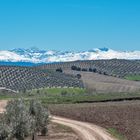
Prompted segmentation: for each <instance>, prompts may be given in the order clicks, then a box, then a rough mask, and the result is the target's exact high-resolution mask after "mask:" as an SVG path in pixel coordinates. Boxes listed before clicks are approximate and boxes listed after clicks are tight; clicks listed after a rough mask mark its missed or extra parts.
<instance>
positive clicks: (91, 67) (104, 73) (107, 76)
mask: <svg viewBox="0 0 140 140" xmlns="http://www.w3.org/2000/svg"><path fill="white" fill-rule="evenodd" d="M72 66H75V67H76V68H77V69H74V70H72V69H71V67H72ZM36 68H38V69H43V70H45V69H50V70H54V71H55V70H56V69H57V68H62V69H63V71H64V73H67V74H71V75H77V74H81V76H82V80H83V83H84V86H85V87H86V88H87V89H88V90H89V91H90V92H93V93H116V92H120V93H121V92H139V91H140V82H136V81H129V80H125V79H124V77H125V76H126V75H130V74H134V75H135V74H137V75H139V74H140V60H118V59H112V60H94V61H74V62H64V63H54V64H45V65H40V66H37V67H36ZM95 70H96V71H95Z"/></svg>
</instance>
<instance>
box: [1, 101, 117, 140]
mask: <svg viewBox="0 0 140 140" xmlns="http://www.w3.org/2000/svg"><path fill="white" fill-rule="evenodd" d="M6 104H7V101H4V100H3V101H1V102H0V108H1V113H2V112H3V111H4V110H5V109H4V108H5V106H6ZM51 121H52V122H54V123H57V124H61V125H65V126H68V127H71V128H72V129H73V130H74V131H75V132H76V133H77V134H78V135H79V137H80V138H81V139H82V140H117V139H115V138H113V137H112V136H111V135H110V134H109V133H108V132H107V131H106V130H105V129H103V128H101V127H99V126H96V125H93V124H90V123H86V122H80V121H75V120H70V119H66V118H62V117H52V120H51ZM55 138H57V139H56V140H60V139H61V140H78V137H76V135H72V134H71V135H70V134H69V135H68V134H67V133H63V135H62V133H60V132H59V134H57V133H53V134H51V132H50V133H49V135H48V137H39V139H40V140H43V139H44V140H45V139H50V140H51V139H52V140H55ZM68 138H72V139H68ZM27 140H30V138H28V139H27Z"/></svg>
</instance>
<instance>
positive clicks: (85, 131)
mask: <svg viewBox="0 0 140 140" xmlns="http://www.w3.org/2000/svg"><path fill="white" fill-rule="evenodd" d="M52 122H55V123H59V124H63V125H66V126H69V127H71V128H72V129H73V130H74V131H75V132H77V134H78V135H79V137H81V139H82V140H117V139H116V138H113V137H112V136H111V135H110V134H109V133H107V132H106V130H105V129H103V128H101V127H99V126H96V125H93V124H90V123H86V122H80V121H75V120H70V119H66V118H61V117H52Z"/></svg>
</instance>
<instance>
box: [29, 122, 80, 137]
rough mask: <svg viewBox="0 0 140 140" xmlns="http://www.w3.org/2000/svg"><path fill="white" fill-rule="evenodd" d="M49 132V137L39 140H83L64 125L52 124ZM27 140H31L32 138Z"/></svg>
mask: <svg viewBox="0 0 140 140" xmlns="http://www.w3.org/2000/svg"><path fill="white" fill-rule="evenodd" d="M48 130H49V131H48V135H47V136H46V137H43V136H38V137H37V138H38V140H81V139H80V138H79V137H78V136H77V134H76V133H75V132H74V131H73V130H72V129H71V128H69V127H66V126H64V125H59V124H56V123H50V124H49V126H48ZM26 140H31V137H29V138H27V139H26Z"/></svg>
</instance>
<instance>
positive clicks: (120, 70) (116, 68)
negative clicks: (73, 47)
mask: <svg viewBox="0 0 140 140" xmlns="http://www.w3.org/2000/svg"><path fill="white" fill-rule="evenodd" d="M72 66H76V67H77V68H80V69H81V70H82V69H84V71H85V70H86V71H89V69H91V71H92V70H93V69H96V72H97V73H100V74H105V75H110V76H115V77H121V78H123V77H125V76H126V75H131V74H140V60H122V59H121V60H119V59H112V60H87V61H74V62H63V63H62V62H61V63H54V64H46V65H41V66H39V67H38V68H40V69H57V68H62V69H63V70H66V69H67V70H70V69H71V67H72Z"/></svg>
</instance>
